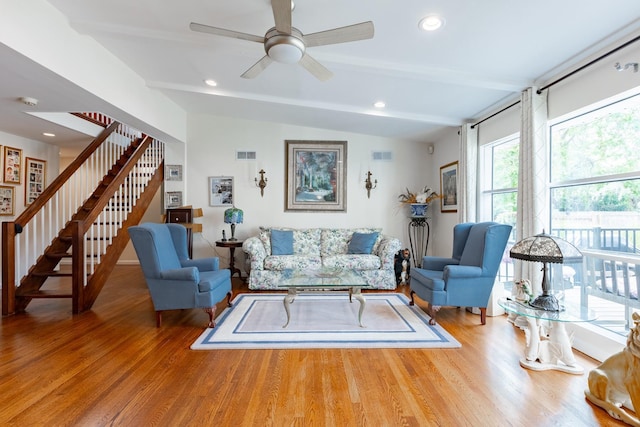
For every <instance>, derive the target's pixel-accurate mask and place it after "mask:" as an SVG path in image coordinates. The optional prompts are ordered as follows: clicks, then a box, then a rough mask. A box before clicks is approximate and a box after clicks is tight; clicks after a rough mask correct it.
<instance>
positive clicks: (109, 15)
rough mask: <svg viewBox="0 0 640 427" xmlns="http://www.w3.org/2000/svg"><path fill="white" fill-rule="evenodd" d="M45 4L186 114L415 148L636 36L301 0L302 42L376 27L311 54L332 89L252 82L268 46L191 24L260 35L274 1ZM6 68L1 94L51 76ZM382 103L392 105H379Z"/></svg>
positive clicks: (485, 6) (527, 5) (534, 11)
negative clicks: (375, 138)
mask: <svg viewBox="0 0 640 427" xmlns="http://www.w3.org/2000/svg"><path fill="white" fill-rule="evenodd" d="M48 1H49V3H50V4H51V5H53V6H54V7H55V8H57V9H58V10H60V11H61V12H62V13H63V14H64V15H65V16H66V17H67V18H68V20H69V24H70V25H71V27H72V28H73V29H75V30H76V31H77V32H79V33H80V34H82V35H86V36H89V37H91V38H93V39H95V40H96V41H97V42H99V43H100V44H102V45H103V46H104V47H105V48H106V49H108V50H109V51H110V52H111V53H112V54H113V55H115V56H116V57H117V58H119V59H120V60H121V61H123V62H124V63H125V64H127V66H129V67H130V68H131V69H133V70H134V71H135V72H136V73H137V74H138V75H140V77H141V78H142V79H143V81H144V82H145V83H146V85H147V86H148V87H150V88H152V89H154V90H158V91H160V92H162V93H164V94H165V95H166V96H168V97H169V98H171V99H172V100H174V101H175V102H176V103H177V104H179V105H180V106H181V107H182V108H184V109H185V110H186V111H188V112H191V113H204V114H214V115H223V116H225V115H227V116H233V117H240V118H246V119H252V120H265V121H274V122H279V123H286V124H294V125H301V126H309V127H318V128H327V129H335V130H341V131H349V132H358V133H365V134H374V135H380V136H388V137H393V138H399V139H407V140H417V141H429V140H431V139H433V138H434V137H436V136H437V134H438V132H440V131H441V130H442V129H443V127H450V126H458V125H460V124H462V123H463V122H465V121H466V120H471V119H477V118H479V117H482V116H483V115H486V114H487V113H489V112H491V111H493V110H495V109H496V108H498V107H500V106H501V105H504V104H505V103H507V102H509V101H510V100H513V99H516V98H517V97H518V96H519V93H520V91H521V90H522V89H524V88H525V87H528V86H530V85H532V84H540V83H544V82H545V81H548V80H549V79H550V78H551V77H553V76H556V75H558V73H562V72H565V71H566V70H570V69H571V68H572V67H574V68H575V67H576V66H577V65H579V64H580V63H581V62H584V61H585V60H586V59H587V58H588V57H589V56H590V55H593V54H594V53H595V52H597V51H598V50H599V49H602V48H603V47H604V46H606V45H609V44H611V43H613V42H616V41H619V40H624V39H625V37H626V38H629V37H631V36H632V35H634V34H635V33H636V32H637V31H638V29H639V28H640V2H638V1H637V0H616V1H615V2H612V3H608V4H605V2H602V1H601V0H563V1H554V0H539V1H513V0H491V1H471V0H448V1H446V2H445V1H425V0H402V1H395V2H392V1H389V0H322V1H312V0H296V1H295V9H294V10H293V12H292V21H293V26H294V27H296V28H298V29H299V30H300V31H301V32H302V33H303V34H310V33H315V32H319V31H323V30H328V29H332V28H335V27H342V26H347V25H351V24H355V23H359V22H363V21H372V22H373V24H374V27H375V34H374V36H373V38H371V39H368V40H359V41H354V42H349V43H343V44H331V45H327V46H317V47H309V48H307V53H308V54H310V55H312V56H313V58H315V59H316V60H317V61H319V62H320V63H321V64H322V65H324V66H325V67H326V68H327V69H328V70H330V71H331V72H332V73H333V76H332V78H331V79H329V80H328V81H325V82H322V81H319V80H318V79H316V78H315V77H314V76H313V75H312V74H310V73H309V72H308V71H307V70H306V69H304V68H303V67H302V66H300V65H298V64H281V63H277V62H275V63H273V64H272V65H270V66H269V67H267V68H266V69H265V70H264V71H263V72H262V73H260V74H259V75H258V76H257V77H255V78H253V79H245V78H241V77H240V76H241V74H242V73H243V72H245V71H246V70H247V69H248V68H249V67H251V66H252V65H253V64H254V63H256V61H258V60H259V59H260V58H261V57H263V56H264V55H265V51H264V48H263V46H262V44H261V43H255V42H252V41H247V40H240V39H235V38H228V37H222V36H219V35H212V34H203V33H198V32H193V31H191V30H190V28H189V24H190V23H191V22H197V23H201V24H205V25H210V26H214V27H220V28H225V29H229V30H234V31H238V32H242V33H248V34H253V35H257V36H260V37H262V36H264V35H265V33H266V31H267V30H268V29H269V28H271V27H273V26H274V15H273V13H272V9H271V4H270V1H269V0H233V1H219V0H218V1H213V0H209V1H204V0H181V1H179V2H178V1H157V0H136V1H131V0H109V1H83V2H78V1H75V0H48ZM429 14H437V15H439V16H441V17H442V18H443V19H444V22H445V23H444V25H443V26H442V27H441V28H440V29H439V30H437V31H433V32H425V31H423V30H421V29H420V28H419V27H418V22H419V21H420V19H421V18H423V17H424V16H427V15H429ZM0 61H2V63H3V64H8V62H7V61H13V63H14V66H12V67H8V68H6V70H8V71H9V72H8V73H5V76H4V77H3V79H2V80H4V81H3V82H2V83H0V95H4V94H5V92H6V90H7V87H11V86H12V85H13V88H14V89H15V85H24V86H25V90H26V89H27V87H28V86H29V84H30V83H31V84H33V79H36V78H37V79H39V80H38V81H42V78H43V77H44V78H45V79H47V76H46V73H45V72H43V70H41V69H39V68H38V67H36V66H35V65H34V64H29V63H28V61H23V60H20V59H18V58H16V57H13V58H12V53H11V52H10V50H9V49H0ZM3 67H5V66H4V65H3ZM43 74H45V75H44V76H43ZM48 78H49V80H51V81H53V82H54V83H55V77H54V76H49V77H48ZM8 79H14V80H15V81H9V80H8ZM206 79H213V80H215V81H216V82H217V86H215V87H210V86H207V85H206V84H205V83H204V80H206ZM62 85H63V83H60V86H58V87H56V85H55V84H54V85H43V86H47V87H49V89H50V93H46V91H45V88H44V87H43V92H42V93H41V94H40V95H39V96H41V97H47V96H51V97H54V96H55V97H56V99H57V101H56V104H55V107H56V108H60V109H64V108H69V107H70V106H72V105H73V104H74V101H73V100H70V99H66V96H65V95H64V93H65V90H64V87H62ZM51 86H52V87H51ZM66 93H72V92H71V91H67V92H66ZM25 94H26V93H25ZM13 100H14V101H15V97H14V98H13ZM376 101H383V102H384V103H385V104H386V106H385V107H384V108H376V107H374V105H373V104H374V103H375V102H376ZM0 102H3V103H6V102H8V101H7V99H6V97H4V96H3V97H2V99H1V100H0ZM79 103H80V104H81V102H78V100H76V101H75V104H79ZM77 106H78V105H75V106H74V107H77ZM8 114H9V113H8V112H7V111H6V110H3V107H2V106H1V105H0V116H2V115H3V116H4V118H0V130H5V131H9V132H11V133H16V134H20V130H19V129H16V128H15V127H19V125H18V124H17V123H16V122H15V120H13V121H12V120H10V119H9V117H8ZM12 123H13V124H15V126H14V127H13V128H12V127H11V126H10V124H12ZM32 126H33V125H32ZM32 130H33V131H34V132H36V130H35V129H32ZM34 139H40V138H34Z"/></svg>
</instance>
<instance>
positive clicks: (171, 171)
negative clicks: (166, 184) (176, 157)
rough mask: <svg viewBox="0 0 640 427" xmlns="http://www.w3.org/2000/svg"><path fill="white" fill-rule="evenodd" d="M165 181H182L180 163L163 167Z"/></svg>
mask: <svg viewBox="0 0 640 427" xmlns="http://www.w3.org/2000/svg"><path fill="white" fill-rule="evenodd" d="M164 180H165V181H182V165H166V166H165V169H164Z"/></svg>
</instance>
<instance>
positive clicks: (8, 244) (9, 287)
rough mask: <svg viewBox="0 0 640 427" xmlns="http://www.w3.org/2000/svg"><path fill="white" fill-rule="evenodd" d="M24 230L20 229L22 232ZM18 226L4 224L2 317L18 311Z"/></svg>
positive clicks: (11, 223)
mask: <svg viewBox="0 0 640 427" xmlns="http://www.w3.org/2000/svg"><path fill="white" fill-rule="evenodd" d="M21 230H22V228H20V231H21ZM15 260H16V226H15V223H14V222H3V223H2V315H3V316H7V315H9V314H13V313H15V311H16V261H15Z"/></svg>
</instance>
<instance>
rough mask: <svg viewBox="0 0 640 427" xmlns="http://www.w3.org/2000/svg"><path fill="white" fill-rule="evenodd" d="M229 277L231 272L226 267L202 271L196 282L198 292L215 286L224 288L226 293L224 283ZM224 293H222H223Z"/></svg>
mask: <svg viewBox="0 0 640 427" xmlns="http://www.w3.org/2000/svg"><path fill="white" fill-rule="evenodd" d="M230 279H231V272H230V271H229V270H227V269H224V270H218V271H204V272H202V273H200V282H199V283H198V291H199V292H210V291H213V290H215V289H216V288H220V287H222V288H224V289H225V291H224V293H225V294H226V293H227V291H228V289H226V284H227V283H228V281H229V280H230ZM223 295H224V294H223Z"/></svg>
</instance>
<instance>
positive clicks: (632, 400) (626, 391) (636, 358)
mask: <svg viewBox="0 0 640 427" xmlns="http://www.w3.org/2000/svg"><path fill="white" fill-rule="evenodd" d="M633 323H634V325H635V326H634V328H633V329H632V330H631V331H629V336H628V338H627V346H626V347H625V348H624V349H622V351H620V352H618V353H616V354H614V355H612V356H611V357H609V358H608V359H607V360H605V361H604V362H602V364H601V365H600V366H598V367H597V368H596V369H594V370H592V371H591V372H589V389H587V390H585V392H584V394H585V396H586V397H587V399H589V401H591V402H592V403H593V404H594V405H597V406H599V407H601V408H602V409H604V410H605V411H607V412H608V413H609V415H611V416H612V417H613V418H615V419H617V420H621V421H624V422H625V423H627V424H630V425H632V426H636V427H640V419H639V415H638V411H640V314H638V313H633ZM625 408H626V409H628V410H630V411H634V412H635V416H634V415H633V414H631V413H630V412H628V411H627V410H626V409H625ZM634 408H635V409H634Z"/></svg>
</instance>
